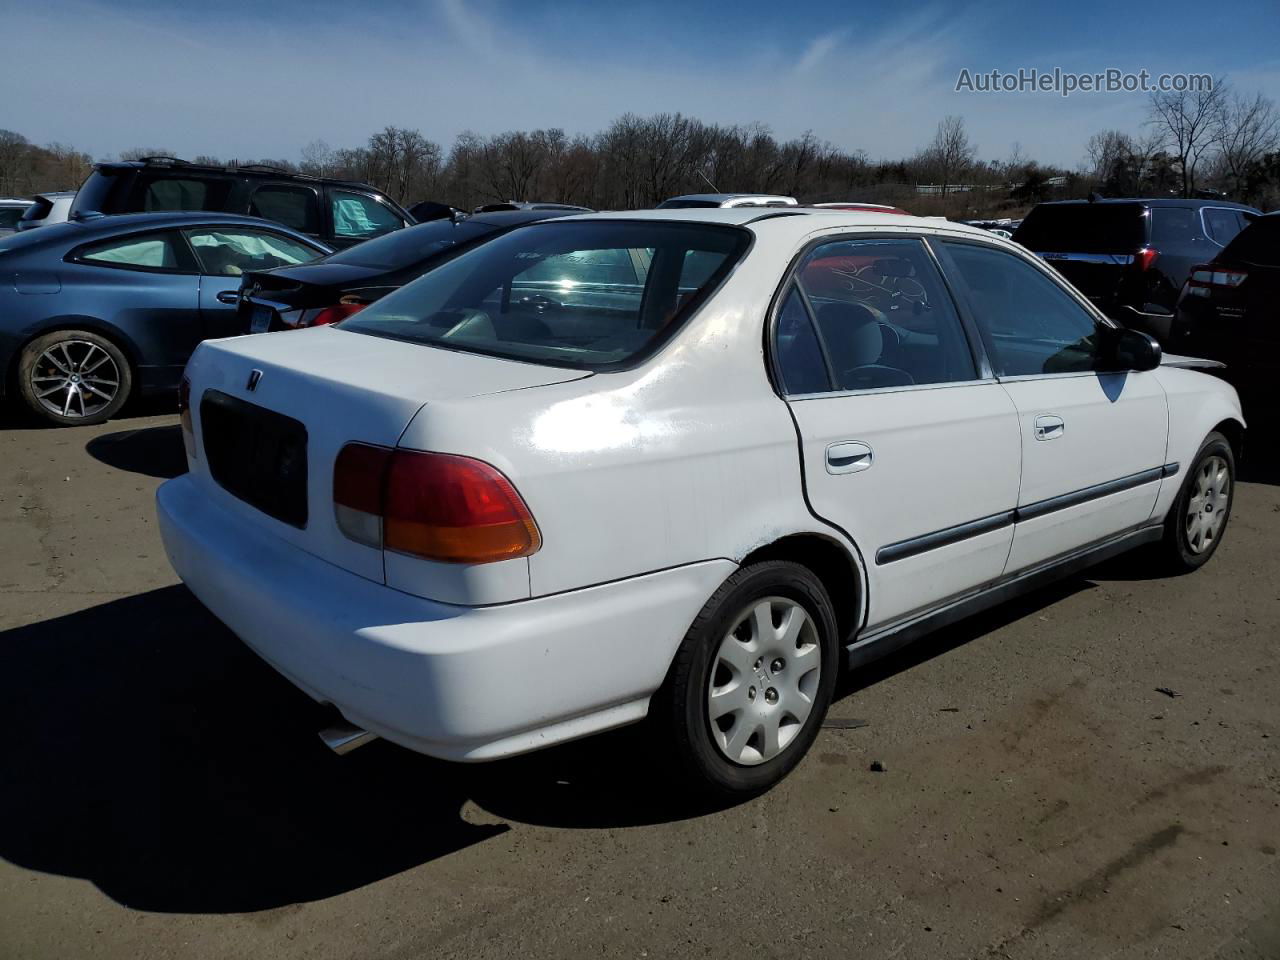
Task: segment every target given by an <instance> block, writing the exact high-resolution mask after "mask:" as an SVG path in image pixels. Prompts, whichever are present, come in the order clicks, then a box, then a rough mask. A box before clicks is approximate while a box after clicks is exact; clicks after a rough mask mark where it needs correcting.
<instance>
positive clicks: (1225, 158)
mask: <svg viewBox="0 0 1280 960" xmlns="http://www.w3.org/2000/svg"><path fill="white" fill-rule="evenodd" d="M1216 141H1217V144H1218V149H1219V151H1220V153H1221V160H1222V166H1223V170H1224V173H1225V174H1226V176H1227V177H1229V178H1230V180H1231V182H1232V187H1233V192H1234V194H1235V196H1237V197H1239V196H1242V195H1243V193H1244V184H1245V181H1246V178H1247V177H1248V175H1249V173H1250V172H1251V171H1252V170H1253V168H1254V167H1255V166H1256V165H1257V164H1259V163H1260V162H1261V161H1262V158H1263V157H1264V156H1266V155H1267V154H1268V153H1272V152H1274V151H1275V150H1276V149H1277V147H1280V116H1278V115H1277V114H1276V108H1275V104H1274V103H1272V101H1270V100H1268V99H1267V98H1266V97H1264V96H1263V95H1262V94H1261V93H1258V94H1255V95H1254V97H1253V99H1252V100H1251V99H1249V98H1248V97H1244V96H1241V95H1240V94H1233V95H1232V96H1231V97H1230V98H1228V99H1226V100H1225V102H1224V103H1223V104H1222V108H1221V110H1220V111H1219V115H1218V129H1217V131H1216Z"/></svg>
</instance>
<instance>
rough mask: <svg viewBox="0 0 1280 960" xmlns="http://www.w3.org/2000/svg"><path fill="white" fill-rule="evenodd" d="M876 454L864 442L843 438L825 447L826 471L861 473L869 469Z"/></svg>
mask: <svg viewBox="0 0 1280 960" xmlns="http://www.w3.org/2000/svg"><path fill="white" fill-rule="evenodd" d="M875 459H876V455H875V452H874V451H872V449H871V448H870V447H869V446H867V445H866V444H865V443H861V442H860V441H857V440H845V441H843V442H841V443H833V444H831V445H830V446H828V447H827V473H861V472H862V471H863V470H869V469H870V468H871V465H872V464H873V463H874V462H875Z"/></svg>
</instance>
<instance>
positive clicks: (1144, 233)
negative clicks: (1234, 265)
mask: <svg viewBox="0 0 1280 960" xmlns="http://www.w3.org/2000/svg"><path fill="white" fill-rule="evenodd" d="M1257 213H1258V211H1257V210H1255V209H1254V208H1253V207H1247V206H1245V205H1244V204H1240V203H1229V202H1227V201H1224V200H1177V199H1158V200H1092V201H1090V200H1063V201H1058V202H1055V203H1042V204H1039V205H1038V206H1037V207H1036V208H1035V209H1034V210H1032V211H1031V212H1030V213H1029V214H1027V218H1026V219H1025V220H1023V221H1022V224H1021V226H1019V227H1018V229H1017V230H1016V231H1015V232H1014V234H1013V239H1014V240H1015V241H1016V242H1018V243H1020V244H1022V245H1023V246H1024V247H1026V248H1027V249H1028V250H1031V251H1032V252H1033V253H1035V254H1037V255H1039V256H1041V257H1043V258H1044V259H1045V260H1046V261H1048V262H1049V263H1051V264H1053V266H1054V267H1056V268H1057V270H1058V272H1059V273H1061V274H1062V275H1063V276H1064V277H1066V278H1067V279H1068V280H1069V281H1071V283H1072V284H1074V285H1075V287H1076V288H1077V289H1078V290H1079V291H1080V292H1081V293H1083V294H1084V295H1085V296H1087V297H1088V298H1089V299H1090V300H1092V301H1093V302H1094V303H1095V304H1097V306H1098V307H1099V309H1101V310H1102V311H1103V312H1104V313H1106V314H1107V315H1108V316H1110V317H1112V318H1114V319H1116V320H1119V321H1120V322H1121V323H1123V324H1124V325H1125V326H1129V327H1134V328H1136V329H1139V330H1144V331H1146V332H1147V333H1150V334H1151V335H1152V336H1154V337H1155V338H1156V339H1157V340H1159V341H1160V342H1161V343H1162V344H1164V345H1166V346H1167V345H1168V342H1169V336H1170V332H1171V328H1172V325H1173V311H1174V306H1175V305H1176V304H1177V301H1178V293H1179V292H1180V291H1181V290H1182V284H1183V283H1184V282H1185V281H1186V279H1187V276H1188V274H1190V272H1191V268H1192V267H1193V266H1195V265H1197V264H1201V263H1204V262H1205V261H1207V260H1212V259H1213V258H1214V257H1215V256H1216V255H1217V253H1218V251H1220V250H1221V249H1222V248H1223V247H1224V246H1226V245H1227V244H1228V243H1230V242H1231V240H1232V239H1233V238H1234V237H1235V235H1236V234H1237V233H1239V232H1240V231H1241V230H1242V229H1243V228H1244V225H1245V223H1247V222H1248V221H1247V220H1246V214H1253V215H1256V214H1257Z"/></svg>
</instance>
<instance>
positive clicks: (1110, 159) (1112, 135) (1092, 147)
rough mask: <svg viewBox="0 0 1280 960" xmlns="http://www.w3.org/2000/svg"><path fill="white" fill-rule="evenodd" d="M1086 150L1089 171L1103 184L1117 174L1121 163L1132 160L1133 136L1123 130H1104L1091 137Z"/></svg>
mask: <svg viewBox="0 0 1280 960" xmlns="http://www.w3.org/2000/svg"><path fill="white" fill-rule="evenodd" d="M1084 150H1085V155H1086V156H1087V157H1088V158H1089V173H1090V175H1091V176H1092V177H1093V179H1094V180H1096V181H1098V183H1100V184H1101V183H1105V182H1106V181H1107V180H1109V179H1111V178H1112V177H1113V176H1114V175H1115V174H1116V171H1117V167H1118V166H1119V165H1121V164H1128V163H1130V162H1131V161H1132V159H1133V155H1134V145H1133V138H1132V137H1131V136H1129V134H1127V133H1124V132H1123V131H1121V130H1103V131H1101V132H1100V133H1095V134H1094V135H1093V136H1091V137H1090V138H1089V142H1088V143H1086V144H1085V147H1084Z"/></svg>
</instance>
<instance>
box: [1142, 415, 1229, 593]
mask: <svg viewBox="0 0 1280 960" xmlns="http://www.w3.org/2000/svg"><path fill="white" fill-rule="evenodd" d="M1235 475H1236V463H1235V457H1234V455H1233V454H1232V452H1231V444H1230V443H1228V442H1227V438H1226V437H1224V436H1223V435H1222V434H1220V433H1211V434H1209V436H1208V437H1206V438H1205V441H1204V444H1203V445H1202V446H1201V447H1200V452H1199V453H1197V454H1196V458H1195V461H1194V462H1193V464H1192V467H1191V469H1190V471H1188V473H1187V477H1186V479H1185V480H1184V481H1183V482H1182V489H1181V490H1180V491H1179V492H1178V499H1177V500H1175V501H1174V503H1173V506H1172V507H1171V508H1170V509H1169V516H1168V517H1167V518H1166V519H1165V530H1164V540H1163V541H1161V544H1160V548H1159V550H1160V553H1161V554H1162V557H1161V559H1162V560H1163V561H1164V564H1165V566H1166V567H1168V568H1170V569H1171V570H1173V571H1174V572H1189V571H1191V570H1197V569H1199V568H1200V567H1202V566H1204V565H1205V564H1206V563H1207V562H1208V561H1209V558H1210V557H1211V556H1213V554H1214V552H1215V551H1216V550H1217V549H1218V545H1219V544H1220V543H1222V538H1223V536H1225V534H1226V531H1227V521H1228V520H1229V519H1230V517H1231V502H1232V498H1233V495H1234V491H1235Z"/></svg>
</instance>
